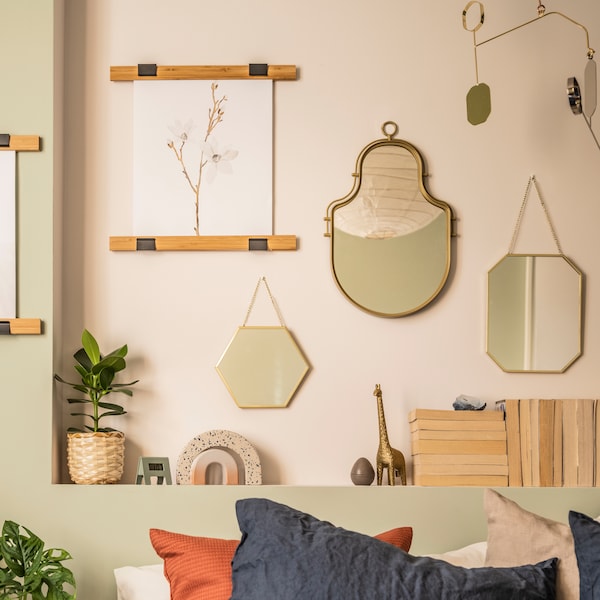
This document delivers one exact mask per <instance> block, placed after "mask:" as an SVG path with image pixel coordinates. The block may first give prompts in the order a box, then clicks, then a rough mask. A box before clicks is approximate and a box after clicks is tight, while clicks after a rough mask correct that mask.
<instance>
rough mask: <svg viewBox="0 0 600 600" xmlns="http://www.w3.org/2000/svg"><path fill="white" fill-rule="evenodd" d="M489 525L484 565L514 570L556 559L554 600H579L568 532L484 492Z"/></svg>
mask: <svg viewBox="0 0 600 600" xmlns="http://www.w3.org/2000/svg"><path fill="white" fill-rule="evenodd" d="M484 507H485V512H486V515H487V521H488V540H487V541H488V545H487V553H486V557H485V564H486V566H489V567H517V566H519V565H526V564H535V563H538V562H540V561H542V560H545V559H547V558H553V557H555V556H556V557H558V558H559V559H560V561H559V563H558V576H557V582H556V583H557V585H556V591H557V593H556V598H557V600H579V570H578V568H577V559H576V557H575V548H574V545H573V536H572V534H571V529H570V528H569V526H568V525H566V524H564V523H558V522H557V521H552V520H550V519H546V518H544V517H540V516H539V515H536V514H534V513H532V512H529V511H526V510H525V509H523V508H521V507H520V506H519V505H518V504H517V503H516V502H513V501H512V500H509V499H508V498H505V497H504V496H502V495H500V494H499V493H498V492H495V491H494V490H489V489H488V490H485V494H484Z"/></svg>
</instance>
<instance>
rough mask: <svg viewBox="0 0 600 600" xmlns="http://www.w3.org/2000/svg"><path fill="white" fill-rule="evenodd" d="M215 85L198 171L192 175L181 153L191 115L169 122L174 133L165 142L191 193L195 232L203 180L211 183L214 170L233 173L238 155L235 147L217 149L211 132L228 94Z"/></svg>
mask: <svg viewBox="0 0 600 600" xmlns="http://www.w3.org/2000/svg"><path fill="white" fill-rule="evenodd" d="M218 87H219V84H218V83H212V85H211V86H210V89H211V96H212V106H211V107H210V108H209V110H208V125H207V127H206V134H205V135H204V140H203V143H202V146H201V147H202V153H201V154H200V164H199V165H198V173H197V176H196V177H195V178H192V174H190V171H189V170H188V167H187V165H186V163H185V157H184V148H185V145H186V144H187V142H188V141H190V140H191V132H192V129H193V128H194V122H193V120H192V119H189V120H188V121H186V122H185V123H184V124H182V123H181V122H180V121H175V122H174V124H173V125H170V126H169V130H170V131H171V133H172V134H173V135H174V136H175V137H174V138H172V139H170V140H169V141H168V142H167V146H168V147H169V148H170V149H171V150H172V151H173V153H174V155H175V158H176V159H177V161H178V162H179V164H180V166H181V168H182V174H183V176H184V177H185V180H186V181H187V183H188V185H189V187H190V189H191V190H192V192H193V194H194V222H195V224H194V233H195V234H196V235H200V191H201V188H202V182H203V181H206V183H208V184H210V183H212V182H213V181H214V179H215V177H216V176H217V172H221V173H232V172H233V168H232V166H231V161H232V160H233V159H234V158H235V157H236V156H237V155H238V151H237V150H233V149H232V148H230V147H225V148H223V150H219V143H218V141H217V139H216V138H215V137H214V136H213V131H214V130H215V129H216V127H217V126H218V125H219V123H221V122H222V121H223V118H224V116H225V102H227V96H225V95H223V96H221V97H220V98H219V97H218V95H217V90H218Z"/></svg>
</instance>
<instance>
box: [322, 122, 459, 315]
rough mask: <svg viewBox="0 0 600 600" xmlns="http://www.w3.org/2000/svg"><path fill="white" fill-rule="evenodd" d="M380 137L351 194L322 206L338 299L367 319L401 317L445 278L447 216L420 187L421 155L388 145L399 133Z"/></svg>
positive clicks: (360, 162)
mask: <svg viewBox="0 0 600 600" xmlns="http://www.w3.org/2000/svg"><path fill="white" fill-rule="evenodd" d="M382 131H383V133H384V135H385V136H386V137H385V138H384V139H379V140H375V141H374V142H372V143H371V144H369V145H368V146H366V147H365V148H363V150H362V151H361V153H360V154H359V156H358V159H357V161H356V171H355V173H353V177H354V186H353V188H352V190H351V191H350V193H349V194H348V195H347V196H345V197H344V198H341V199H340V200H335V201H334V202H332V203H331V204H330V205H329V206H328V207H327V215H326V217H325V221H326V222H327V231H326V233H325V235H326V236H327V237H331V265H332V270H333V276H334V279H335V281H336V283H337V285H338V287H339V288H340V290H341V291H342V293H343V294H344V295H345V296H346V297H347V298H348V299H349V300H350V301H351V302H353V303H354V304H355V305H356V306H358V307H359V308H361V309H363V310H365V311H367V312H369V313H371V314H375V315H378V316H381V317H402V316H405V315H409V314H411V313H414V312H416V311H418V310H421V309H422V308H424V307H425V306H427V305H428V304H429V303H430V302H431V301H432V300H433V299H434V298H435V297H436V296H437V295H438V294H439V293H440V291H441V290H442V288H443V287H444V284H445V283H446V280H447V279H448V274H449V272H450V258H451V249H450V241H451V230H452V221H453V214H452V209H451V208H450V206H449V205H448V204H446V203H445V202H442V201H441V200H437V199H436V198H434V197H433V196H431V194H429V192H428V191H427V189H426V188H425V184H424V181H423V178H424V177H425V176H426V175H425V173H424V163H423V158H422V157H421V154H420V153H419V151H418V150H417V149H416V148H415V147H414V146H413V145H412V144H410V143H408V142H406V141H404V140H399V139H394V136H395V135H396V133H397V131H398V126H397V125H396V124H395V123H393V122H391V121H387V122H386V123H384V124H383V127H382Z"/></svg>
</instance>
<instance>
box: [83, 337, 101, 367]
mask: <svg viewBox="0 0 600 600" xmlns="http://www.w3.org/2000/svg"><path fill="white" fill-rule="evenodd" d="M81 343H82V344H83V349H84V350H85V353H86V354H87V355H88V356H89V358H90V360H91V361H92V364H94V365H95V364H97V363H98V362H100V359H101V356H100V348H99V347H98V342H97V341H96V338H95V337H94V336H93V335H92V334H91V333H90V332H89V331H88V330H87V329H84V330H83V333H82V335H81Z"/></svg>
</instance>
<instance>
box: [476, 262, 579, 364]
mask: <svg viewBox="0 0 600 600" xmlns="http://www.w3.org/2000/svg"><path fill="white" fill-rule="evenodd" d="M542 262H544V263H545V268H542ZM551 263H552V264H551ZM569 276H571V277H569ZM582 340H583V272H582V271H581V270H580V269H579V267H577V265H576V264H575V263H574V262H573V261H572V260H570V259H569V258H568V257H567V256H565V255H564V254H562V253H560V254H514V253H509V254H505V255H504V256H503V257H502V258H501V259H500V260H499V261H498V262H497V263H496V264H495V265H494V266H493V267H492V268H491V269H490V270H489V271H488V279H487V319H486V352H487V354H488V356H489V357H490V358H491V359H492V360H493V361H494V362H495V363H496V364H497V365H498V366H499V367H500V368H501V369H502V370H503V371H504V372H506V373H564V372H565V371H566V370H567V369H568V368H569V367H570V366H571V365H572V364H573V363H574V362H575V361H576V360H577V359H578V358H579V357H580V356H581V355H582V353H583V350H582Z"/></svg>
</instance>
